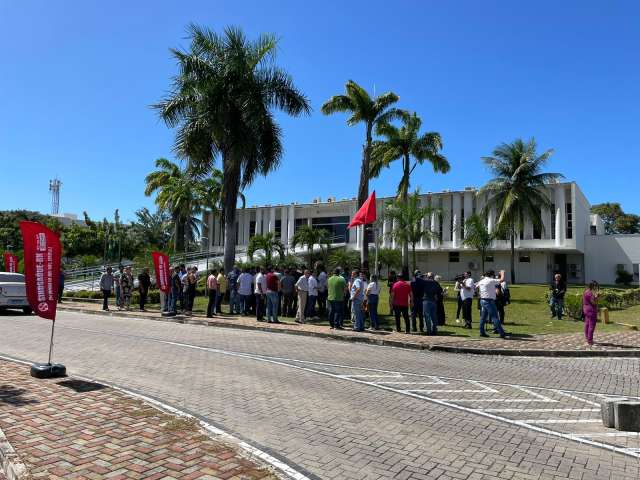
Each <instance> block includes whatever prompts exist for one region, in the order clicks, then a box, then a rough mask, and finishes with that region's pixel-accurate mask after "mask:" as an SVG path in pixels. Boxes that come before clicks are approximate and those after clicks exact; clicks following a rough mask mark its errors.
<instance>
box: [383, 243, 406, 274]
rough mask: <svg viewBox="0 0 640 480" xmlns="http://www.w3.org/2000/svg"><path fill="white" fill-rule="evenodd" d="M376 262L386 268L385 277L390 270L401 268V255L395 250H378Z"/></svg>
mask: <svg viewBox="0 0 640 480" xmlns="http://www.w3.org/2000/svg"><path fill="white" fill-rule="evenodd" d="M378 261H379V262H380V263H381V264H382V265H384V266H385V267H386V268H387V275H388V274H389V270H391V269H392V268H400V267H401V266H402V255H401V254H400V252H399V251H398V250H397V249H395V248H380V249H379V250H378Z"/></svg>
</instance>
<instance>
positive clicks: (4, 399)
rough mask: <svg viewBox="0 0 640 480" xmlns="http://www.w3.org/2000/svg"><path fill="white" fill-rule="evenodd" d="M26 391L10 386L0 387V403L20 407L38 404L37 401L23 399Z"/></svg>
mask: <svg viewBox="0 0 640 480" xmlns="http://www.w3.org/2000/svg"><path fill="white" fill-rule="evenodd" d="M26 393H27V391H26V390H25V389H24V388H15V387H12V386H11V385H0V403H6V404H8V405H14V406H16V407H21V406H24V405H31V404H34V403H38V401H37V400H33V399H30V398H24V395H25V394H26Z"/></svg>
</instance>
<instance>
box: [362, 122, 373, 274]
mask: <svg viewBox="0 0 640 480" xmlns="http://www.w3.org/2000/svg"><path fill="white" fill-rule="evenodd" d="M372 130H373V123H371V122H368V123H367V137H366V143H365V145H364V148H363V152H362V167H361V169H360V184H359V185H358V208H360V207H361V206H362V204H363V203H364V202H365V201H366V200H367V198H368V197H369V165H370V163H371V142H372V134H371V132H372ZM362 234H363V238H362V245H361V247H360V263H361V264H362V268H363V269H364V270H368V269H369V242H367V229H366V225H365V226H364V227H363V228H362Z"/></svg>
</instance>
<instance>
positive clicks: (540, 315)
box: [194, 284, 640, 337]
mask: <svg viewBox="0 0 640 480" xmlns="http://www.w3.org/2000/svg"><path fill="white" fill-rule="evenodd" d="M443 286H444V287H449V298H447V300H446V301H445V312H446V323H447V324H446V325H444V326H443V327H440V329H439V334H442V335H454V336H460V337H478V336H479V331H478V324H479V321H480V312H479V311H478V310H477V309H476V308H475V305H476V303H475V300H474V309H473V323H474V328H473V330H467V329H464V328H461V326H459V325H458V324H456V323H455V313H456V302H455V299H454V298H451V297H452V296H453V284H443ZM581 291H582V289H580V288H571V289H570V292H571V293H578V292H581ZM546 292H547V287H546V286H542V285H513V286H512V287H511V304H510V305H507V306H506V308H505V311H506V320H505V330H506V331H507V332H509V333H513V334H517V335H518V336H522V337H526V335H530V334H543V333H572V332H581V331H582V330H583V323H582V322H581V321H575V320H573V319H571V318H569V317H565V319H563V320H561V321H559V320H553V321H552V320H551V318H550V317H551V315H550V312H549V306H548V305H547V303H546V302H545V299H544V295H545V293H546ZM388 304H389V301H388V294H387V289H386V288H384V289H382V292H381V298H380V311H381V325H382V327H383V328H389V329H390V328H394V327H395V320H394V319H393V317H391V316H390V315H389V308H388ZM206 307H207V299H206V298H204V297H198V298H196V301H195V305H194V312H199V313H204V312H205V310H206ZM223 310H224V311H225V312H226V311H228V306H226V305H225V306H223ZM610 319H611V320H613V321H614V322H623V323H627V324H631V325H637V326H639V327H640V305H638V306H635V307H631V308H628V309H625V310H616V311H612V312H610ZM282 320H283V321H293V319H291V318H286V317H285V318H282ZM313 323H314V324H317V325H328V322H327V321H326V320H325V319H322V320H320V321H317V322H313ZM367 324H368V323H367ZM403 327H404V323H403ZM622 328H623V327H621V326H619V325H603V324H602V323H599V324H598V330H600V331H616V330H621V329H622Z"/></svg>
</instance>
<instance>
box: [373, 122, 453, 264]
mask: <svg viewBox="0 0 640 480" xmlns="http://www.w3.org/2000/svg"><path fill="white" fill-rule="evenodd" d="M400 120H401V121H402V126H401V127H396V126H395V125H392V124H390V123H388V122H384V123H379V124H378V125H377V127H376V134H378V135H379V136H381V137H384V138H385V140H379V141H376V142H374V143H373V148H372V153H371V166H370V170H369V174H370V176H371V178H376V177H378V176H379V175H380V172H381V171H382V169H383V168H388V167H389V166H390V165H391V164H392V163H393V162H395V161H396V160H402V178H401V179H400V183H399V184H398V198H400V199H401V200H402V201H403V202H405V203H406V202H407V199H408V196H409V187H410V178H411V173H412V172H413V170H415V168H416V166H418V165H422V164H423V163H424V162H429V163H430V164H431V166H432V167H433V171H434V172H436V173H438V172H439V173H447V172H448V171H449V170H450V168H451V166H450V165H449V162H448V161H447V159H446V157H445V156H444V155H442V154H441V153H440V150H442V138H441V137H440V134H439V133H438V132H427V133H423V134H420V127H421V126H422V120H420V117H418V115H417V114H416V113H415V112H414V113H412V114H410V113H407V112H403V113H402V114H401V116H400ZM412 157H413V159H414V162H413V165H412V164H411V158H412ZM402 256H403V258H405V259H406V258H408V257H409V244H408V243H407V242H403V243H402ZM404 264H405V265H406V264H408V261H405V262H404Z"/></svg>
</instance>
